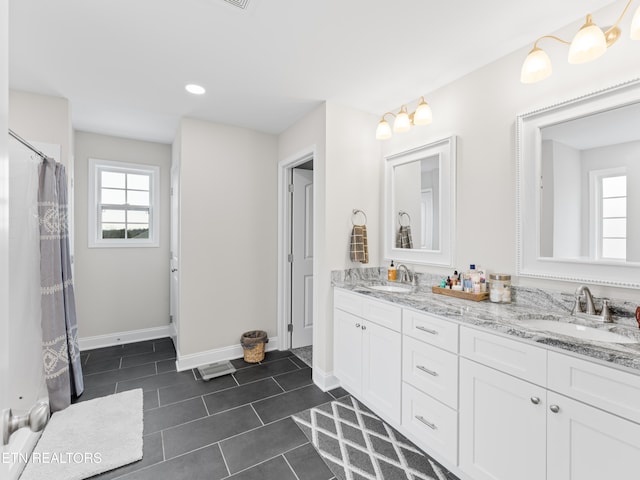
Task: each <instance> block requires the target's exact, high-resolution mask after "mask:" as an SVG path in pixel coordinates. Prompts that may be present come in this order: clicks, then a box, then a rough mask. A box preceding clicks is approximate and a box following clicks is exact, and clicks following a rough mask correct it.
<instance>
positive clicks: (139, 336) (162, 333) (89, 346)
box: [78, 325, 175, 351]
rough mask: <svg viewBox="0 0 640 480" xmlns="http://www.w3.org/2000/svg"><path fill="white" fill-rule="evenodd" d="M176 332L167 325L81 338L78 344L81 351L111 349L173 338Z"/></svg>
mask: <svg viewBox="0 0 640 480" xmlns="http://www.w3.org/2000/svg"><path fill="white" fill-rule="evenodd" d="M174 332H175V327H172V325H165V326H163V327H154V328H144V329H141V330H131V331H130V332H117V333H108V334H106V335H96V336H95V337H84V338H79V339H78V344H79V346H80V351H84V350H93V349H94V348H102V347H111V346H113V345H124V344H125V343H134V342H142V341H144V340H154V339H156V338H163V337H171V335H172V333H174Z"/></svg>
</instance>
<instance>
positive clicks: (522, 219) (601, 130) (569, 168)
mask: <svg viewBox="0 0 640 480" xmlns="http://www.w3.org/2000/svg"><path fill="white" fill-rule="evenodd" d="M516 131H517V153H518V159H517V160H518V161H517V164H518V175H517V182H518V184H517V212H518V217H517V230H518V233H517V252H518V258H517V270H518V272H517V273H518V275H522V276H530V277H538V278H551V279H557V280H569V281H576V282H580V283H593V284H600V285H610V286H618V287H626V288H640V79H638V80H633V81H630V82H627V83H624V84H621V85H617V86H614V87H611V88H607V89H605V90H601V91H597V92H594V93H592V94H590V95H586V96H582V97H579V98H576V99H573V100H569V101H566V102H563V103H559V104H557V105H552V106H549V107H547V108H543V109H540V110H536V111H533V112H530V113H527V114H523V115H520V116H518V118H517V124H516Z"/></svg>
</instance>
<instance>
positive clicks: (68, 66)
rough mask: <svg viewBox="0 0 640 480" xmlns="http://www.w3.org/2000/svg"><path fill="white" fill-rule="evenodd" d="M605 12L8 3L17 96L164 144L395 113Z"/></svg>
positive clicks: (538, 4) (593, 0) (398, 2)
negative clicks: (218, 127)
mask: <svg viewBox="0 0 640 480" xmlns="http://www.w3.org/2000/svg"><path fill="white" fill-rule="evenodd" d="M609 3H612V1H611V0H561V1H560V0H535V1H532V0H484V1H477V0H444V1H443V0H251V3H250V8H249V9H248V10H247V11H243V10H240V9H238V8H237V7H233V6H229V5H228V4H227V3H225V2H224V1H223V0H55V1H52V0H11V1H10V19H9V27H10V65H9V66H10V86H11V88H12V89H16V90H23V91H29V92H35V93H42V94H47V95H56V96H62V97H66V98H68V99H69V100H70V102H71V107H72V115H73V125H74V128H76V129H78V130H84V131H91V132H96V133H104V134H110V135H118V136H123V137H129V138H138V139H143V140H152V141H160V142H166V143H169V142H171V141H172V139H173V137H174V135H175V132H176V128H177V125H178V120H179V118H180V117H182V116H190V117H195V118H201V119H206V120H210V121H213V122H222V123H226V124H231V125H237V126H242V127H246V128H251V129H255V130H259V131H263V132H267V133H274V134H277V133H280V132H282V131H283V130H285V129H286V128H287V127H289V126H290V125H292V124H293V123H294V122H296V121H297V120H298V119H300V118H301V117H303V116H304V115H305V114H306V113H307V112H309V111H310V110H311V109H313V108H314V107H316V106H317V105H319V104H320V103H321V102H322V101H325V100H329V101H335V102H338V103H341V104H344V105H347V106H351V107H354V108H357V109H360V110H362V111H366V112H371V113H374V114H377V115H380V114H382V113H384V112H385V111H388V110H395V109H397V108H398V107H399V106H400V105H401V104H403V103H407V102H410V101H413V100H415V99H416V98H418V97H420V95H423V94H425V93H428V92H430V91H433V90H434V89H436V88H438V87H440V86H442V85H444V84H446V83H449V82H450V81H452V80H454V79H456V78H459V77H461V76H463V75H465V74H466V73H469V72H471V71H473V70H475V69H477V68H479V67H481V66H483V65H486V64H487V63H490V62H492V61H494V60H496V59H498V58H500V57H502V56H504V55H506V54H508V53H510V52H512V51H514V50H516V49H519V48H521V47H524V46H526V45H530V44H531V43H532V42H533V40H535V38H537V37H538V36H540V35H543V34H546V33H549V32H552V31H554V30H556V29H558V28H560V27H562V26H564V25H567V24H569V23H575V24H576V29H577V28H578V27H579V26H580V25H581V23H582V22H583V18H584V15H585V14H586V13H587V12H589V11H594V10H597V9H598V8H601V7H602V6H604V5H607V4H609ZM616 3H620V8H621V9H622V7H623V6H624V3H625V2H623V1H621V0H619V1H618V2H616ZM610 20H611V21H613V20H614V19H610ZM596 21H597V19H596ZM513 75H514V76H515V77H517V76H519V72H513ZM192 82H193V83H198V84H200V85H203V86H204V87H205V88H206V89H207V93H206V94H205V95H204V96H201V97H196V96H193V95H190V94H188V93H186V92H185V91H184V85H185V84H186V83H192ZM427 100H428V99H427Z"/></svg>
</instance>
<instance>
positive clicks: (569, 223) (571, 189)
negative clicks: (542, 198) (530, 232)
mask: <svg viewBox="0 0 640 480" xmlns="http://www.w3.org/2000/svg"><path fill="white" fill-rule="evenodd" d="M552 157H553V160H552V161H553V190H554V194H553V217H552V218H553V232H554V235H553V256H554V257H556V258H578V257H580V256H582V255H588V247H587V248H586V249H585V246H588V239H586V238H583V236H582V232H583V229H582V211H583V208H582V207H581V205H580V201H579V200H578V201H576V199H582V189H583V183H582V182H581V172H582V167H581V162H580V151H578V150H576V149H575V148H571V147H569V146H567V145H563V144H562V143H559V142H553V155H552ZM587 205H588V204H587ZM585 240H586V242H585Z"/></svg>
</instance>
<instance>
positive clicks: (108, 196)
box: [100, 188, 125, 205]
mask: <svg viewBox="0 0 640 480" xmlns="http://www.w3.org/2000/svg"><path fill="white" fill-rule="evenodd" d="M124 192H125V191H124V190H113V189H111V188H103V189H102V198H101V201H100V203H105V204H107V205H124V204H125V194H124Z"/></svg>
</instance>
